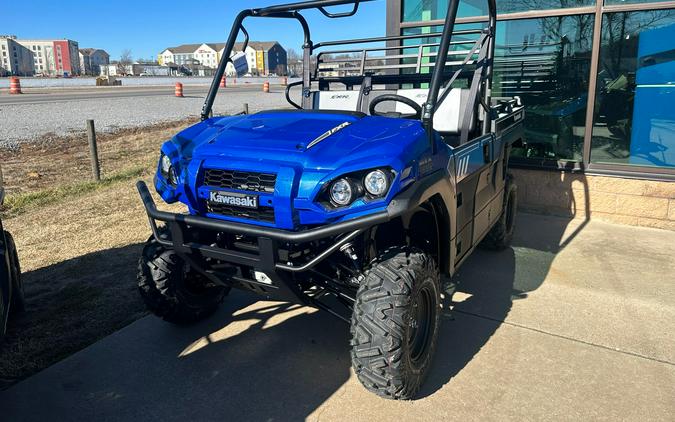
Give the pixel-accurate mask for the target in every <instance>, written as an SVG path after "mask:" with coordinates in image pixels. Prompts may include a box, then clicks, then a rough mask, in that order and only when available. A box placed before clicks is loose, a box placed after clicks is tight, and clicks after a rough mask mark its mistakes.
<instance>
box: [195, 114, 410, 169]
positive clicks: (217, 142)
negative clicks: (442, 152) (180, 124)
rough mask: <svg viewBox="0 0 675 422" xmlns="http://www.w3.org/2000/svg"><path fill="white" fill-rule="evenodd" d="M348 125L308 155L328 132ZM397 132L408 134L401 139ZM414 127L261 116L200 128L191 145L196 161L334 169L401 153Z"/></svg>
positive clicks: (373, 120) (339, 117)
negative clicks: (201, 129)
mask: <svg viewBox="0 0 675 422" xmlns="http://www.w3.org/2000/svg"><path fill="white" fill-rule="evenodd" d="M345 122H349V123H350V125H349V126H347V127H346V128H344V129H342V130H341V131H339V132H337V133H335V134H333V135H332V136H330V137H328V138H326V139H325V140H323V141H322V142H320V143H319V144H317V145H315V146H313V147H312V148H310V149H307V148H306V147H307V145H308V144H309V143H310V142H312V141H313V140H315V139H316V138H318V137H319V136H321V135H323V134H324V133H326V132H327V131H329V130H331V129H333V128H335V127H336V126H338V125H341V124H343V123H345ZM402 132H407V133H406V136H403V137H401V135H402ZM422 132H423V129H422V126H421V124H420V123H419V122H418V121H412V120H402V119H390V118H382V117H368V116H366V117H361V116H356V115H352V114H338V113H320V112H308V111H300V110H299V111H288V112H263V113H258V114H252V115H248V116H237V117H234V118H232V117H224V118H218V119H212V120H209V121H207V122H204V128H203V132H202V133H201V134H199V136H197V137H196V139H194V140H195V141H196V142H195V143H197V144H199V146H198V147H197V148H196V149H195V151H194V158H197V159H202V160H204V159H213V158H221V159H227V158H230V159H237V160H238V159H244V160H253V161H262V160H266V161H272V162H277V163H280V162H283V163H288V164H295V165H297V166H298V167H301V168H311V169H323V170H327V169H335V168H337V167H339V166H342V165H344V164H345V162H347V161H352V160H355V159H356V160H358V159H363V158H365V157H366V156H368V155H372V154H376V155H381V154H382V153H383V151H388V152H391V153H392V154H397V153H399V152H400V151H401V150H402V149H405V148H406V145H405V142H403V141H402V139H411V140H412V139H415V138H417V136H415V134H417V133H422Z"/></svg>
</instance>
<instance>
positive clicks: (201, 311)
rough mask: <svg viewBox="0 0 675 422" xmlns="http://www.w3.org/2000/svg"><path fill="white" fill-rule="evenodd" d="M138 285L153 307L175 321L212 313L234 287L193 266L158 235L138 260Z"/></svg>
mask: <svg viewBox="0 0 675 422" xmlns="http://www.w3.org/2000/svg"><path fill="white" fill-rule="evenodd" d="M163 231H164V230H163ZM138 289H139V291H140V293H141V296H142V297H143V300H144V301H145V304H146V306H147V307H148V309H149V310H150V311H152V312H153V313H154V314H155V315H157V316H158V317H160V318H162V319H164V320H166V321H168V322H172V323H174V324H189V323H193V322H197V321H199V320H202V319H204V318H206V317H208V316H210V315H211V314H213V313H214V312H215V311H216V310H217V309H218V306H219V305H220V303H221V302H222V301H223V298H224V297H225V295H227V294H228V293H229V290H230V288H229V287H226V286H222V285H216V284H214V283H212V282H210V281H209V280H208V279H206V277H204V276H202V275H201V274H198V273H196V272H195V271H194V270H191V269H190V267H189V265H187V264H186V262H185V261H183V260H182V259H181V258H180V257H179V256H178V254H176V252H175V251H174V250H172V249H171V248H166V247H165V246H163V245H161V244H160V243H159V242H158V241H157V240H156V239H155V238H154V237H151V238H150V239H149V240H148V242H147V243H146V245H145V247H144V248H143V254H142V255H141V258H140V260H139V263H138Z"/></svg>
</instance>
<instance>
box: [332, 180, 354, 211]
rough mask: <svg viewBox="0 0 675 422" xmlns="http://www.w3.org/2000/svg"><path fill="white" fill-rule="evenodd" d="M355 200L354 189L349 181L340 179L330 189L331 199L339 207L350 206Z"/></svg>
mask: <svg viewBox="0 0 675 422" xmlns="http://www.w3.org/2000/svg"><path fill="white" fill-rule="evenodd" d="M353 198H354V189H352V184H351V183H349V180H347V179H339V180H338V181H336V182H335V183H333V186H331V188H330V199H331V200H333V202H335V203H336V204H337V205H349V204H351V203H352V199H353Z"/></svg>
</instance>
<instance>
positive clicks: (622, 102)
mask: <svg viewBox="0 0 675 422" xmlns="http://www.w3.org/2000/svg"><path fill="white" fill-rule="evenodd" d="M387 1H388V3H387V8H388V13H387V32H388V33H389V34H390V35H406V34H424V33H435V32H438V31H439V30H440V29H441V25H442V24H443V19H444V18H445V13H446V11H447V7H448V0H387ZM497 11H498V23H497V34H496V54H495V63H494V70H495V75H494V80H493V89H492V95H493V97H500V96H516V95H517V96H519V97H521V98H522V100H523V103H524V104H525V106H526V119H525V139H524V140H523V142H522V144H519V145H517V147H516V148H515V149H514V152H513V155H512V163H513V165H514V167H516V168H517V170H515V171H514V173H515V174H516V177H518V178H520V179H521V180H522V182H523V184H524V186H525V189H523V191H522V192H521V194H524V195H522V196H523V201H522V203H523V204H524V205H525V207H526V208H532V209H537V210H543V211H547V212H552V213H555V214H563V215H573V216H576V217H579V216H581V217H588V216H590V215H591V214H592V215H594V216H595V217H601V218H605V219H607V220H612V221H618V222H622V223H630V224H636V225H643V226H655V227H662V228H669V229H675V183H674V182H673V181H674V180H675V107H672V104H675V55H674V52H675V2H674V1H653V2H650V1H649V0H604V2H603V0H597V1H596V0H575V1H566V0H539V1H531V0H497ZM486 15H487V1H485V0H463V1H461V2H460V6H459V13H458V19H457V26H456V28H458V29H461V28H475V27H476V26H482V25H484V23H485V22H486V20H487V16H486ZM429 41H430V42H438V38H431V37H430V38H429Z"/></svg>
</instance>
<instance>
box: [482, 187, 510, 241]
mask: <svg viewBox="0 0 675 422" xmlns="http://www.w3.org/2000/svg"><path fill="white" fill-rule="evenodd" d="M517 212H518V186H517V185H516V184H515V182H514V181H513V177H512V176H511V175H508V176H507V177H506V188H505V190H504V211H503V212H502V216H501V217H500V218H499V220H497V223H495V225H494V226H493V227H492V229H490V232H489V233H488V234H487V236H485V239H483V241H482V242H481V246H482V247H484V248H486V249H493V250H502V249H506V248H508V247H509V245H511V241H512V240H513V232H514V231H515V228H516V214H517Z"/></svg>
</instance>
